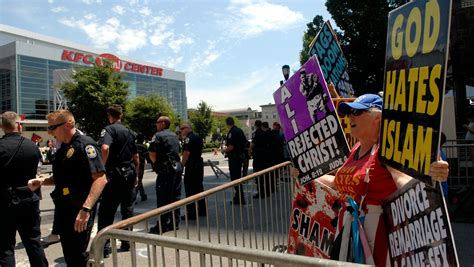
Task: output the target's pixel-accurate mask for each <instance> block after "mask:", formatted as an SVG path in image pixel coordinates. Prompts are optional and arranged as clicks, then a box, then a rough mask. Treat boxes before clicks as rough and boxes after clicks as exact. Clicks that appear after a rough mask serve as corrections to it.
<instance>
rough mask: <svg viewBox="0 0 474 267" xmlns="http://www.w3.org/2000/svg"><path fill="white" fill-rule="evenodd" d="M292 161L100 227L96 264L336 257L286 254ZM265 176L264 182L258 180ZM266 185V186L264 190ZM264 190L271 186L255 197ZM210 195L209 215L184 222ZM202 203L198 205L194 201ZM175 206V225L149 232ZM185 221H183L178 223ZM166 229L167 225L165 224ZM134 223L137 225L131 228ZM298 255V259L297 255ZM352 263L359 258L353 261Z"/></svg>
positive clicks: (305, 261) (307, 261) (314, 262)
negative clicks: (237, 190) (122, 246)
mask: <svg viewBox="0 0 474 267" xmlns="http://www.w3.org/2000/svg"><path fill="white" fill-rule="evenodd" d="M290 165H291V163H290V162H285V163H281V164H278V165H276V166H273V167H271V168H268V169H266V170H263V171H260V172H256V173H253V174H251V175H248V176H246V177H243V178H241V179H238V180H235V181H232V182H229V183H226V184H223V185H220V186H217V187H214V188H211V189H209V190H207V191H205V192H202V193H199V194H197V195H194V196H192V197H188V198H186V199H182V200H179V201H177V202H175V203H172V204H169V205H166V206H164V207H160V208H158V209H154V210H151V211H148V212H146V213H143V214H140V215H137V216H135V217H132V218H129V219H127V220H124V221H120V222H118V223H116V224H113V225H111V226H109V227H107V228H105V229H103V230H102V231H100V232H99V233H98V234H97V235H96V237H95V238H94V240H93V241H92V244H91V249H90V251H91V257H90V260H89V264H90V266H102V265H106V266H110V265H113V266H119V265H120V266H214V265H215V266H262V265H261V264H269V265H275V266H289V264H291V263H293V264H292V266H294V265H296V266H310V265H311V266H321V265H331V266H332V265H336V264H337V265H341V264H344V263H337V262H334V261H328V260H322V259H316V258H309V257H301V256H296V255H288V254H283V253H281V252H285V251H286V245H287V242H288V230H289V222H290V212H291V200H292V199H293V188H294V186H293V185H294V181H293V179H290ZM259 180H261V181H262V182H260V183H258V182H257V181H259ZM239 185H241V186H242V188H243V191H244V198H245V199H240V202H241V203H242V202H243V200H245V202H246V204H237V203H234V202H233V201H232V198H233V194H234V187H235V186H239ZM260 186H263V187H264V188H263V189H264V190H258V189H259V187H260ZM258 191H262V192H268V194H267V195H266V196H265V197H264V198H263V197H260V198H254V194H256V193H257V192H258ZM201 199H204V200H205V204H206V211H207V215H206V216H202V217H198V218H197V220H190V219H188V218H187V215H184V220H182V221H181V222H178V220H179V218H180V216H179V214H187V212H186V211H187V209H188V208H189V207H190V206H191V207H193V208H195V209H196V210H195V211H196V214H198V208H197V203H198V201H199V200H201ZM190 204H196V205H190ZM167 212H171V213H172V218H173V226H174V227H173V230H172V231H169V232H166V233H162V234H161V235H156V234H151V233H148V232H149V229H150V227H151V226H153V225H155V224H156V222H157V220H158V221H159V218H160V216H162V215H163V214H165V213H167ZM178 223H179V225H178ZM159 227H160V229H161V228H162V226H161V225H159ZM131 229H133V231H131ZM109 239H110V240H111V245H112V255H111V258H107V259H105V260H104V258H103V247H104V244H105V242H106V241H107V240H109ZM120 239H121V240H128V241H130V245H131V248H130V251H129V252H124V253H117V240H120ZM293 260H294V261H293ZM350 265H351V266H352V265H353V264H350Z"/></svg>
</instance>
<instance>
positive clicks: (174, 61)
mask: <svg viewBox="0 0 474 267" xmlns="http://www.w3.org/2000/svg"><path fill="white" fill-rule="evenodd" d="M183 59H184V57H182V56H181V57H170V58H168V59H167V60H166V61H165V66H167V67H168V68H173V69H174V68H176V66H177V65H178V64H181V62H183Z"/></svg>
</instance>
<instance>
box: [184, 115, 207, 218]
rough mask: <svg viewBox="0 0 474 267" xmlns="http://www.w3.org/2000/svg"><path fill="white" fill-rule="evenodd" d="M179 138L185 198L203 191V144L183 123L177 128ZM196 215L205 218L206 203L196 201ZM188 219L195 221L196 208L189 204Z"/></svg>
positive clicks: (187, 125)
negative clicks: (179, 134) (179, 133)
mask: <svg viewBox="0 0 474 267" xmlns="http://www.w3.org/2000/svg"><path fill="white" fill-rule="evenodd" d="M179 129H180V131H181V138H182V139H183V157H182V159H181V164H182V165H183V166H184V168H185V172H184V191H185V192H186V197H189V196H192V195H195V194H198V193H201V192H203V191H204V186H203V184H202V182H203V179H204V164H203V160H202V157H201V155H202V148H203V143H202V139H201V137H199V136H198V135H197V134H195V133H194V132H193V130H192V129H191V126H190V125H189V124H187V123H183V124H182V125H181V127H180V128H179ZM197 204H198V215H199V216H206V201H205V200H204V199H201V200H199V201H198V203H197ZM187 213H188V219H189V220H194V219H196V207H195V205H194V204H190V205H189V206H188V207H187Z"/></svg>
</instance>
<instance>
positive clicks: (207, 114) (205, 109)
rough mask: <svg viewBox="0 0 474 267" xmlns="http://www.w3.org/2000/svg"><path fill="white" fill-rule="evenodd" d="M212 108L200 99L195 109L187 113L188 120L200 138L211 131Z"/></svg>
mask: <svg viewBox="0 0 474 267" xmlns="http://www.w3.org/2000/svg"><path fill="white" fill-rule="evenodd" d="M211 114H212V108H211V107H210V106H209V105H208V104H206V102H204V101H201V102H200V103H199V104H198V106H197V109H196V110H195V111H191V112H190V113H189V114H188V117H189V121H190V122H191V124H192V125H193V131H194V132H195V133H196V134H197V135H199V137H201V138H202V139H204V138H206V136H207V135H208V134H209V133H210V132H211V129H212V117H211Z"/></svg>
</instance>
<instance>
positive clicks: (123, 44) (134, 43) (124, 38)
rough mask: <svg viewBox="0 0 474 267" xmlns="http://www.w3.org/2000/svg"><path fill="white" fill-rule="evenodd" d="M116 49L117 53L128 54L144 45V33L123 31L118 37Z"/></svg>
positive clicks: (140, 31) (142, 31)
mask: <svg viewBox="0 0 474 267" xmlns="http://www.w3.org/2000/svg"><path fill="white" fill-rule="evenodd" d="M117 41H118V45H117V49H118V50H119V53H122V54H128V52H129V51H135V50H138V49H139V48H142V47H144V46H145V45H146V43H147V41H146V33H145V31H144V30H134V29H125V30H123V31H121V33H120V35H119V37H118V40H117Z"/></svg>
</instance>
